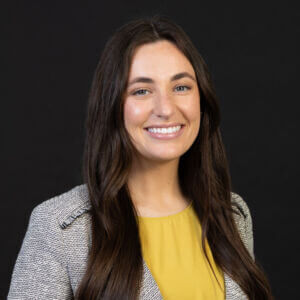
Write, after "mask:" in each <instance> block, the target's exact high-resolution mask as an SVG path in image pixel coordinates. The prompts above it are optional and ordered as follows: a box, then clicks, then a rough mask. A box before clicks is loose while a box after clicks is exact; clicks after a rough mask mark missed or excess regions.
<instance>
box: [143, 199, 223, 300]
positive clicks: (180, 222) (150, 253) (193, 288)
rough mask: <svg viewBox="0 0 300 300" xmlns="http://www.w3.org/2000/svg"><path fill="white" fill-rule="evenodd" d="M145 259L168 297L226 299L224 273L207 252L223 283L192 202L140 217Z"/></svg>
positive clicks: (194, 299)
mask: <svg viewBox="0 0 300 300" xmlns="http://www.w3.org/2000/svg"><path fill="white" fill-rule="evenodd" d="M138 220H139V230H140V239H141V244H142V253H143V258H144V260H145V262H146V264H147V266H148V268H149V270H150V271H151V274H152V276H153V278H154V279H155V281H156V283H157V285H158V287H159V289H160V292H161V294H162V297H163V299H164V300H177V299H178V300H200V299H216V300H218V299H222V300H223V299H225V293H224V276H223V272H222V270H221V269H220V268H219V267H218V266H217V265H216V264H215V262H214V260H213V257H212V253H211V250H210V247H209V245H208V243H207V241H206V247H207V253H208V257H209V259H210V262H211V264H212V267H213V269H214V271H215V273H216V276H217V278H218V281H219V282H220V284H221V287H222V288H220V286H219V284H218V282H217V281H216V279H215V276H214V274H213V272H212V271H211V269H210V266H209V263H208V262H207V260H206V258H205V255H204V252H203V250H202V247H201V224H200V222H199V220H198V218H197V216H196V213H195V212H194V210H193V207H192V203H190V204H189V205H188V206H187V207H186V208H185V209H184V210H182V211H180V212H178V213H176V214H172V215H168V216H163V217H142V216H139V217H138Z"/></svg>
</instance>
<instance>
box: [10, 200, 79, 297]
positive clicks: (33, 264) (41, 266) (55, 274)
mask: <svg viewBox="0 0 300 300" xmlns="http://www.w3.org/2000/svg"><path fill="white" fill-rule="evenodd" d="M72 298H73V293H72V288H71V284H70V281H69V277H68V272H67V265H66V261H65V257H64V245H63V240H62V233H61V228H60V227H59V224H58V222H57V220H56V217H55V215H53V214H52V213H51V210H49V209H47V207H46V206H45V205H44V204H43V203H42V204H40V205H38V206H37V207H35V208H34V209H33V211H32V213H31V216H30V219H29V225H28V228H27V231H26V234H25V237H24V240H23V243H22V246H21V249H20V251H19V254H18V257H17V260H16V262H15V266H14V270H13V273H12V277H11V283H10V288H9V293H8V296H7V299H9V300H10V299H22V300H27V299H28V300H29V299H30V300H33V299H39V300H43V299H61V300H63V299H72Z"/></svg>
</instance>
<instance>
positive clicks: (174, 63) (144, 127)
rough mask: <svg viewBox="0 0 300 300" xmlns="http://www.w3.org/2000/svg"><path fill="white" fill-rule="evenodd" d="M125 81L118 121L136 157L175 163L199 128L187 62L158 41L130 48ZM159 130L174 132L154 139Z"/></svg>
mask: <svg viewBox="0 0 300 300" xmlns="http://www.w3.org/2000/svg"><path fill="white" fill-rule="evenodd" d="M127 78H128V80H127V82H128V84H127V87H126V90H125V91H124V99H123V101H124V103H123V105H124V108H123V110H124V123H125V128H126V130H127V132H128V133H129V135H130V137H131V140H132V142H133V144H134V147H135V149H137V153H138V156H139V159H143V160H147V161H152V160H156V161H166V160H174V159H175V160H178V159H179V158H180V156H182V155H183V154H184V153H185V152H186V151H187V150H188V149H189V148H190V147H191V145H192V144H193V142H194V141H195V139H196V137H197V135H198V133H199V128H200V116H201V112H200V92H199V87H198V83H197V78H196V74H195V71H194V68H193V66H192V65H191V63H190V61H189V60H188V59H187V58H186V56H185V55H184V54H183V53H182V52H181V50H179V49H178V48H177V46H176V45H175V44H174V43H173V42H170V41H168V40H165V39H160V40H157V41H154V42H149V43H146V44H142V45H139V46H138V47H137V48H136V49H135V51H134V54H133V57H132V59H131V64H130V70H129V74H128V76H127ZM160 127H162V128H166V129H167V128H169V129H168V130H169V131H170V130H176V131H174V132H170V133H168V135H167V133H166V134H163V132H161V133H160V136H157V131H158V130H162V129H161V128H160ZM174 127H176V128H174ZM155 133H156V134H155Z"/></svg>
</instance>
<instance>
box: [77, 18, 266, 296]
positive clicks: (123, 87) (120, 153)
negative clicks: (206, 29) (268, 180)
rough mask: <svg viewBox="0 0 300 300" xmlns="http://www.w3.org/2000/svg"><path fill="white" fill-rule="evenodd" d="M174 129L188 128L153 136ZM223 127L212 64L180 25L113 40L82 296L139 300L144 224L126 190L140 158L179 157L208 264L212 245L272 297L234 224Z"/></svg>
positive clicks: (100, 107)
mask: <svg viewBox="0 0 300 300" xmlns="http://www.w3.org/2000/svg"><path fill="white" fill-rule="evenodd" d="M178 74H180V75H178ZM187 74H188V75H187ZM184 75H185V76H184ZM137 78H139V80H138V81H139V82H135V83H133V84H131V82H132V81H135V79H137ZM141 78H142V80H141ZM172 123H175V124H179V125H184V126H183V127H182V128H181V132H180V136H178V137H176V138H174V139H168V140H161V139H156V138H153V137H152V136H150V134H149V132H147V131H146V129H147V128H148V127H149V126H150V127H153V126H154V127H155V126H158V125H163V126H165V125H167V126H168V125H169V124H172ZM219 124H220V111H219V106H218V102H217V98H216V95H215V92H214V88H213V85H212V82H211V80H210V75H209V72H208V70H207V67H206V64H205V62H204V60H203V59H202V57H201V55H200V54H199V52H198V50H197V49H196V48H195V46H194V45H193V43H192V42H191V40H190V38H189V37H188V36H187V35H186V33H185V32H184V31H183V30H182V28H181V27H180V26H178V25H177V24H176V23H174V22H172V21H171V20H170V19H168V18H165V17H161V16H154V17H150V18H141V19H137V20H133V21H131V22H129V23H127V24H125V25H123V26H122V27H120V28H119V29H118V30H117V31H116V32H115V33H114V34H113V36H112V37H111V38H110V39H109V40H108V42H107V43H106V45H105V48H104V50H103V52H102V55H101V58H100V61H99V63H98V66H97V68H96V72H95V74H94V78H93V83H92V87H91V91H90V97H89V103H88V111H87V121H86V141H85V148H84V159H83V177H84V181H85V182H86V183H87V187H88V191H89V198H90V200H91V204H92V208H91V221H92V247H91V251H90V253H89V257H88V265H87V270H86V274H85V275H84V277H83V280H82V282H81V284H80V288H79V289H78V291H77V298H78V299H96V298H97V297H99V296H100V295H101V296H104V297H105V296H107V299H137V297H138V294H139V292H140V291H139V290H138V289H137V288H136V287H137V284H139V283H140V282H141V279H142V272H143V265H142V262H143V259H142V254H141V245H140V240H139V231H138V223H137V219H138V218H137V213H136V211H135V208H134V206H133V203H132V200H131V196H130V191H129V190H128V187H127V180H128V175H129V171H130V168H131V166H132V164H133V163H134V157H138V158H140V159H143V160H144V161H159V162H161V161H168V160H174V159H179V158H180V161H179V183H180V185H181V190H182V192H183V194H184V196H185V197H186V198H188V199H192V201H193V208H194V209H195V212H196V214H197V216H198V218H199V221H200V220H201V226H202V246H203V249H204V252H205V255H206V258H207V259H208V256H207V253H206V250H205V248H206V247H205V240H206V239H207V240H208V242H209V243H210V245H211V250H212V252H213V254H214V258H215V261H216V263H217V264H218V265H219V266H220V267H221V268H222V270H223V271H224V270H225V271H227V272H228V273H229V274H230V275H231V277H232V278H234V279H235V280H236V281H237V282H238V284H240V286H241V287H242V288H243V289H244V290H245V291H246V292H247V294H248V295H249V296H253V297H252V298H254V295H263V294H264V295H265V294H266V293H268V290H267V288H262V287H261V286H259V285H258V284H257V282H264V283H265V284H266V286H267V281H266V280H265V278H264V276H263V274H262V273H261V271H260V270H259V269H258V267H257V266H256V265H255V264H254V263H253V262H252V261H251V258H250V256H249V253H248V252H247V250H246V248H245V246H244V245H243V242H242V240H241V239H240V236H239V234H238V232H237V230H236V227H235V226H234V220H233V216H232V208H231V194H230V191H231V182H230V175H229V169H228V164H227V159H226V155H225V151H224V148H223V143H222V139H221V134H220V130H219ZM220 224H222V226H220ZM237 254H238V255H237ZM119 266H123V268H119ZM232 266H234V267H232ZM250 273H251V274H250ZM245 274H246V275H245ZM249 274H250V275H251V276H248V275H249ZM118 278H124V279H125V278H126V280H123V281H120V280H119V279H118ZM251 287H256V290H254V289H253V288H251ZM77 298H76V299H77ZM250 298H251V297H250ZM265 299H267V298H265ZM268 299H269V298H268Z"/></svg>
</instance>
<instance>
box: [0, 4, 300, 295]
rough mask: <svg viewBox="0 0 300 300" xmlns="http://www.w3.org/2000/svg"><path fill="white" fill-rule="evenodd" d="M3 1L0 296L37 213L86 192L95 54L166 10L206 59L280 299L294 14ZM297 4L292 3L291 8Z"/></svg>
mask: <svg viewBox="0 0 300 300" xmlns="http://www.w3.org/2000/svg"><path fill="white" fill-rule="evenodd" d="M197 2H198V3H197V4H196V1H195V2H188V1H147V2H141V1H121V0H120V1H109V3H107V2H104V1H31V0H28V1H18V2H17V1H10V2H9V4H7V5H6V7H5V9H4V10H2V12H4V18H2V20H4V22H5V24H4V29H5V32H4V35H3V42H4V43H3V45H2V47H1V48H2V51H3V50H4V52H3V53H4V55H2V57H3V58H4V65H3V66H4V68H1V69H2V70H3V71H4V72H2V74H3V75H2V84H3V87H2V92H1V94H2V95H1V107H2V108H1V123H2V124H1V133H2V134H1V136H2V137H3V140H2V143H1V151H2V155H1V157H2V162H1V167H2V174H3V179H2V185H1V189H2V191H1V212H2V217H1V222H2V224H1V237H2V241H3V244H2V246H1V248H2V250H1V251H2V252H3V254H2V255H1V258H2V262H1V278H0V282H1V294H0V297H1V299H2V298H4V297H6V295H7V292H8V287H9V282H10V278H11V273H12V269H13V265H14V263H15V259H16V257H17V254H18V251H19V249H20V246H21V243H22V239H23V237H24V234H25V231H26V228H27V225H28V221H29V216H30V213H31V211H32V209H33V207H34V206H36V205H37V204H39V203H41V202H42V201H44V200H47V199H48V198H50V197H52V196H55V195H58V194H60V193H63V192H65V191H67V190H68V189H71V188H72V187H74V186H75V185H77V184H81V183H82V179H81V159H82V152H83V141H84V135H85V133H84V120H85V114H86V105H87V97H88V92H89V88H90V84H91V80H92V76H93V72H94V70H95V67H96V64H97V62H98V59H99V57H100V53H101V50H102V49H103V46H104V44H105V42H106V41H107V39H108V38H109V36H111V35H112V34H113V32H114V30H115V29H117V28H118V27H119V26H121V25H123V24H124V23H125V22H127V21H129V20H131V19H132V18H136V17H140V16H147V15H153V14H154V13H163V14H164V15H166V16H169V17H170V18H172V19H173V20H174V21H176V22H177V23H178V24H179V25H181V26H182V27H183V29H184V30H185V31H186V33H187V34H188V35H189V36H190V37H191V39H192V41H193V42H194V44H195V45H196V47H197V48H198V50H199V52H200V53H201V54H202V56H203V57H204V59H205V60H206V62H207V64H208V66H209V68H210V70H211V73H212V76H213V80H214V83H215V86H216V89H217V95H218V97H219V99H220V106H221V111H222V122H221V130H222V134H223V140H224V144H225V146H226V150H227V154H228V159H229V162H230V168H231V174H232V180H233V186H234V189H235V190H236V191H237V192H238V193H239V194H240V195H241V196H242V197H243V198H244V200H245V201H246V202H247V203H248V206H249V208H250V211H251V214H252V219H253V229H254V251H255V255H256V260H257V261H259V262H260V264H261V265H262V266H263V268H264V270H265V272H266V273H267V275H268V277H269V279H270V281H271V285H272V289H273V292H274V295H275V298H276V299H296V298H297V296H296V295H298V294H299V292H298V280H299V273H298V272H299V259H298V254H299V250H300V249H299V196H298V191H299V183H298V180H299V171H298V170H299V159H298V157H299V153H300V151H299V134H298V130H297V129H298V128H299V127H298V126H297V125H298V124H299V123H298V122H299V121H298V120H299V84H298V81H299V76H298V73H299V59H298V56H299V53H300V49H299V48H300V47H299V9H298V7H296V6H293V5H291V2H288V1H287V2H284V1H281V2H278V3H274V1H265V2H263V1H260V2H259V1H257V2H255V1H247V2H246V1H239V2H235V3H234V4H233V2H230V1H201V2H200V1H197ZM294 3H296V1H295V2H294Z"/></svg>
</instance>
